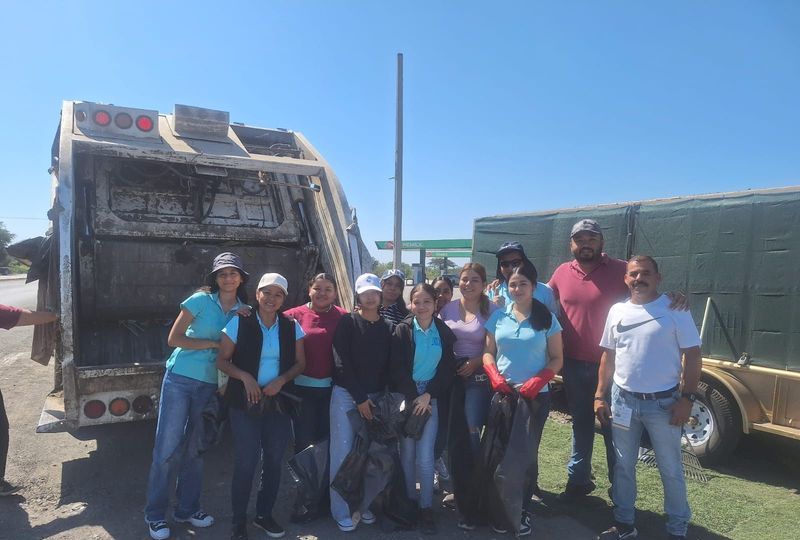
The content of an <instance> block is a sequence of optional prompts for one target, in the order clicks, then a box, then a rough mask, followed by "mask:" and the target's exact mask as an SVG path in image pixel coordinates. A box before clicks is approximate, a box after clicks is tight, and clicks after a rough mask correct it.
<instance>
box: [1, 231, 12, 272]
mask: <svg viewBox="0 0 800 540" xmlns="http://www.w3.org/2000/svg"><path fill="white" fill-rule="evenodd" d="M14 236H15V235H14V233H12V232H11V231H9V230H8V229H6V225H5V223H3V222H2V221H0V266H8V263H9V262H10V259H11V258H10V257H9V256H8V253H6V248H7V247H8V245H9V244H10V243H11V241H12V240H13V239H14Z"/></svg>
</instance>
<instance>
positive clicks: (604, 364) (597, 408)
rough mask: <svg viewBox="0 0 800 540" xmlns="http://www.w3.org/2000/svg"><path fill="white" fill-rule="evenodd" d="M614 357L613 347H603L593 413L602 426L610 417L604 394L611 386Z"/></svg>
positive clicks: (606, 393)
mask: <svg viewBox="0 0 800 540" xmlns="http://www.w3.org/2000/svg"><path fill="white" fill-rule="evenodd" d="M616 358H617V351H616V350H614V349H603V356H601V357H600V370H599V371H598V374H597V389H596V390H595V391H594V415H595V416H596V417H597V419H598V420H600V423H601V424H603V425H604V426H605V425H608V421H609V420H610V419H611V408H610V407H609V406H608V402H607V401H606V396H607V395H608V391H609V388H610V387H611V380H612V378H613V377H614V365H615V360H616Z"/></svg>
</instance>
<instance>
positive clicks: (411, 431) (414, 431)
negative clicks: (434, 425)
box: [403, 409, 431, 441]
mask: <svg viewBox="0 0 800 540" xmlns="http://www.w3.org/2000/svg"><path fill="white" fill-rule="evenodd" d="M430 417H431V412H430V411H425V412H424V413H422V414H414V412H413V409H410V410H409V411H408V418H407V419H406V423H405V426H403V433H404V434H405V436H406V437H409V438H411V439H414V440H415V441H418V440H420V439H421V438H422V433H423V432H424V431H425V424H427V423H428V419H430Z"/></svg>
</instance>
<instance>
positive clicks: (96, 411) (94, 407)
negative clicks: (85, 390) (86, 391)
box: [83, 399, 106, 420]
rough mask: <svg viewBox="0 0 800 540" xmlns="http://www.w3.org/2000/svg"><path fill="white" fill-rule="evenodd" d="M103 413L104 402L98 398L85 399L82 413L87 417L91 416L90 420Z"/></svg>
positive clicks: (104, 409) (104, 410)
mask: <svg viewBox="0 0 800 540" xmlns="http://www.w3.org/2000/svg"><path fill="white" fill-rule="evenodd" d="M105 413H106V404H105V403H103V402H102V401H100V400H99V399H93V400H91V401H87V402H86V405H84V406H83V414H85V415H86V417H87V418H91V419H92V420H94V419H96V418H100V417H101V416H103V415H104V414H105Z"/></svg>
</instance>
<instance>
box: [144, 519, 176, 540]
mask: <svg viewBox="0 0 800 540" xmlns="http://www.w3.org/2000/svg"><path fill="white" fill-rule="evenodd" d="M145 521H147V520H145ZM147 528H148V529H149V531H150V538H152V539H153V540H167V538H169V535H170V534H171V533H170V530H169V525H167V522H166V521H164V520H163V519H160V520H158V521H147Z"/></svg>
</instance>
